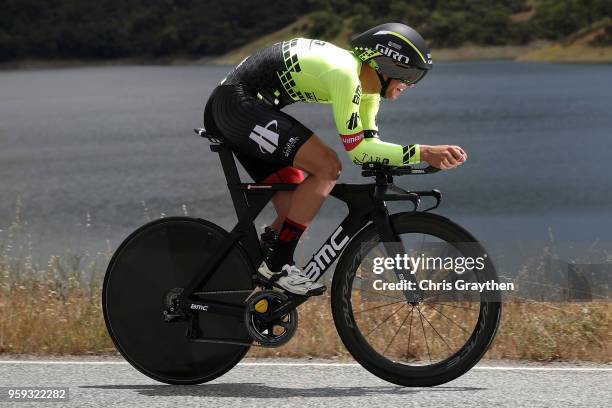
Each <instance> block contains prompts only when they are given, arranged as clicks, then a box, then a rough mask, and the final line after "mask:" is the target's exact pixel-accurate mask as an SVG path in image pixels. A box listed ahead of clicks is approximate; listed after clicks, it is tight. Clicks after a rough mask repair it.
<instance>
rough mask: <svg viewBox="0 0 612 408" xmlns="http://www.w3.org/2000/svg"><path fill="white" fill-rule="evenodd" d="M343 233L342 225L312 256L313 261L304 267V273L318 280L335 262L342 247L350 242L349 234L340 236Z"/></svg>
mask: <svg viewBox="0 0 612 408" xmlns="http://www.w3.org/2000/svg"><path fill="white" fill-rule="evenodd" d="M341 233H342V226H340V227H338V229H337V230H336V231H334V233H333V234H332V236H331V237H329V240H328V241H327V242H326V243H325V244H324V245H323V246H322V247H321V249H319V251H318V252H317V253H316V254H315V255H314V256H313V257H312V259H311V261H310V262H308V264H307V265H306V266H305V267H304V274H305V275H306V276H308V278H309V279H313V280H316V279H317V278H318V277H319V276H321V273H322V272H323V271H324V270H326V269H327V268H328V267H329V265H331V264H332V263H334V261H335V260H336V256H337V255H338V254H339V253H340V251H341V250H342V248H344V246H345V245H346V244H347V243H348V242H349V236H348V235H346V234H345V235H344V237H342V238H340V234H341Z"/></svg>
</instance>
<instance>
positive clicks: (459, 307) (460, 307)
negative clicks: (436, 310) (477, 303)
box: [423, 301, 478, 312]
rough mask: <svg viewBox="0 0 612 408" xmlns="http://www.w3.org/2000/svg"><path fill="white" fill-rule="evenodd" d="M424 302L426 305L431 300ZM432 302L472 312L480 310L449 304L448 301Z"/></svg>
mask: <svg viewBox="0 0 612 408" xmlns="http://www.w3.org/2000/svg"><path fill="white" fill-rule="evenodd" d="M423 304H424V305H425V306H429V302H425V301H423ZM431 304H433V305H441V306H448V307H454V308H457V309H465V310H471V311H472V312H477V311H478V309H472V308H471V307H465V306H457V305H449V304H447V303H440V302H431ZM429 307H431V306H429Z"/></svg>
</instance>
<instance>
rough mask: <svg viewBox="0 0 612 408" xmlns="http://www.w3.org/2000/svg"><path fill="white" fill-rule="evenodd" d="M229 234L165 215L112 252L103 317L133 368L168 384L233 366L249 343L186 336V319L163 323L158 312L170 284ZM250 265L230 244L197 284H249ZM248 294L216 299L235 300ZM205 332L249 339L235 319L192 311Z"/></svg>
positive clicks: (183, 281)
mask: <svg viewBox="0 0 612 408" xmlns="http://www.w3.org/2000/svg"><path fill="white" fill-rule="evenodd" d="M227 235H228V233H227V232H226V231H225V230H223V229H222V228H221V227H219V226H217V225H215V224H213V223H210V222H208V221H205V220H201V219H196V218H189V217H169V218H163V219H159V220H156V221H152V222H150V223H148V224H146V225H144V226H142V227H141V228H139V229H138V230H136V231H134V232H133V233H132V234H131V235H130V236H129V237H128V238H126V239H125V241H124V242H123V243H122V244H121V245H120V246H119V248H118V249H117V251H116V252H115V254H114V255H113V257H112V259H111V261H110V263H109V266H108V269H107V272H106V275H105V277H104V284H103V289H102V290H103V296H102V309H103V312H104V321H105V323H106V327H107V330H108V333H109V335H110V337H111V338H112V340H113V343H114V344H115V346H116V348H117V350H118V351H119V352H120V353H121V354H122V355H123V357H124V358H125V359H126V360H127V361H128V362H129V363H130V364H131V365H132V366H133V367H135V368H136V369H137V370H139V371H140V372H142V373H143V374H145V375H147V376H148V377H151V378H153V379H155V380H157V381H161V382H164V383H168V384H199V383H203V382H207V381H211V380H213V379H215V378H217V377H219V376H221V375H223V374H224V373H226V372H227V371H229V370H230V369H231V368H232V367H234V366H235V365H236V364H237V363H238V362H239V361H240V360H241V359H242V358H243V357H244V355H245V354H246V353H247V351H248V350H249V348H250V346H246V345H236V344H222V343H202V342H193V341H190V340H188V339H187V336H186V331H187V328H188V326H189V324H190V323H189V322H188V321H182V322H173V323H166V322H164V319H163V315H162V311H163V310H164V307H165V299H166V296H167V294H168V293H169V291H170V290H171V289H173V288H182V287H184V286H186V285H187V283H189V282H190V281H191V279H192V278H193V277H194V276H196V275H197V274H198V273H199V271H201V269H202V267H203V266H204V265H205V264H206V261H207V259H208V258H209V256H211V254H213V253H214V251H215V250H216V247H217V244H218V243H219V242H220V241H221V240H223V239H224V238H225V237H227ZM253 273H254V268H253V266H252V265H251V262H250V260H249V258H248V257H247V255H246V254H245V252H244V250H242V248H241V246H240V245H236V246H235V247H234V248H233V249H232V250H231V251H230V253H229V254H228V256H227V257H226V258H225V259H224V260H223V261H222V262H221V264H220V265H219V267H218V268H217V269H216V270H215V274H214V275H213V276H212V278H211V279H210V280H209V281H208V282H207V283H206V285H205V287H204V288H201V289H200V290H201V291H222V290H241V289H244V290H246V289H252V288H253V282H252V276H253ZM247 295H248V294H244V293H242V294H226V295H220V296H217V299H216V300H219V301H222V302H225V303H227V304H235V305H238V304H240V305H242V304H244V300H245V299H246V297H247ZM196 316H197V318H198V319H199V325H200V328H201V329H202V332H203V335H204V336H206V337H207V338H225V339H227V338H231V339H236V341H238V342H242V343H248V344H250V342H251V339H250V336H249V334H248V332H247V330H246V327H245V325H244V322H242V319H241V318H236V317H232V316H221V315H215V314H212V313H198V314H197V315H196Z"/></svg>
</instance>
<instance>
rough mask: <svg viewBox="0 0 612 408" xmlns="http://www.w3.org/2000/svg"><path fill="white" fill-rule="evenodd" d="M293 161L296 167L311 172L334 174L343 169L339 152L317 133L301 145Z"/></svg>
mask: <svg viewBox="0 0 612 408" xmlns="http://www.w3.org/2000/svg"><path fill="white" fill-rule="evenodd" d="M293 163H294V166H295V167H297V168H299V169H302V170H306V171H307V172H309V173H311V174H313V173H314V174H317V173H318V172H319V173H320V172H325V173H330V174H331V173H333V174H332V176H334V175H336V174H337V173H338V172H340V170H342V164H341V162H340V159H339V158H338V154H337V153H336V152H335V151H334V149H332V148H331V147H329V146H328V145H327V144H326V143H325V142H324V141H323V140H322V139H321V138H320V137H318V136H317V135H312V136H311V137H310V138H309V139H308V141H307V142H306V143H304V144H303V145H302V147H300V149H299V150H298V152H297V154H296V155H295V159H294V161H293Z"/></svg>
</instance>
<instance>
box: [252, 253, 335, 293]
mask: <svg viewBox="0 0 612 408" xmlns="http://www.w3.org/2000/svg"><path fill="white" fill-rule="evenodd" d="M258 272H259V273H260V274H261V276H263V277H264V278H266V279H267V280H269V281H270V282H271V283H272V284H273V285H274V286H277V287H279V288H282V289H284V290H286V291H287V292H290V293H293V294H294V295H300V296H317V295H321V294H323V292H325V290H326V289H327V288H326V287H325V285H323V284H322V283H317V282H315V281H312V280H310V278H308V277H307V276H305V275H304V273H303V272H302V270H301V269H300V268H298V267H297V266H295V265H285V266H283V268H282V269H281V271H280V272H272V271H271V270H270V268H268V265H266V263H265V261H264V262H262V263H261V266H260V267H259V269H258Z"/></svg>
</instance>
